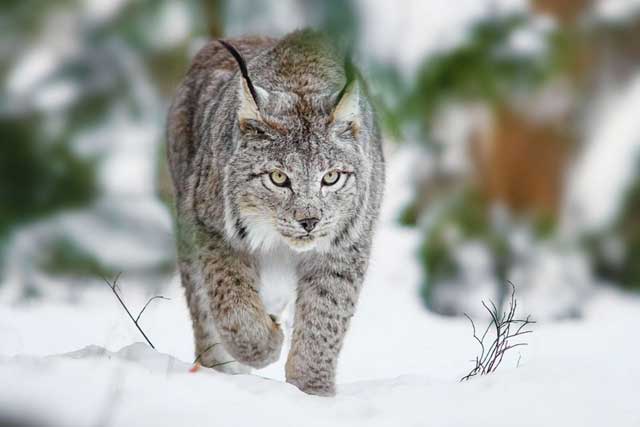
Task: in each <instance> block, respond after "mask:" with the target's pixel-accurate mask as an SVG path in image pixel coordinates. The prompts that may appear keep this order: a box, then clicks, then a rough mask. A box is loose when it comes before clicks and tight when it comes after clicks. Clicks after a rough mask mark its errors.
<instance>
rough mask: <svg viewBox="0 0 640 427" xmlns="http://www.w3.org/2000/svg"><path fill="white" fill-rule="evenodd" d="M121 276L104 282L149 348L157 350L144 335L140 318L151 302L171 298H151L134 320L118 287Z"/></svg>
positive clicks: (160, 296)
mask: <svg viewBox="0 0 640 427" xmlns="http://www.w3.org/2000/svg"><path fill="white" fill-rule="evenodd" d="M120 274H121V273H118V274H117V275H116V277H114V278H113V280H112V281H111V282H110V281H109V280H107V279H106V278H104V277H103V278H102V280H104V282H105V283H106V284H107V285H108V286H109V288H110V289H111V292H113V294H114V295H115V296H116V298H117V299H118V302H119V303H120V305H121V306H122V308H124V311H126V312H127V315H128V316H129V319H131V321H132V322H133V324H134V325H135V326H136V328H137V329H138V331H139V332H140V334H142V336H143V337H144V339H145V341H147V344H149V346H150V347H151V348H152V349H154V350H155V349H156V348H155V346H154V345H153V344H152V343H151V341H150V340H149V337H147V334H145V333H144V331H143V330H142V328H141V327H140V324H139V323H138V321H139V320H140V316H142V313H144V311H145V310H146V309H147V306H149V303H151V301H153V300H155V299H164V300H169V299H170V298H167V297H163V296H162V295H156V296H154V297H151V298H149V299H148V300H147V302H146V303H145V305H144V307H142V310H140V312H139V313H138V315H137V316H136V317H135V318H134V317H133V315H132V314H131V311H129V308H128V307H127V305H126V304H125V303H124V301H123V300H122V297H121V296H120V294H119V292H120V287H119V286H118V279H120Z"/></svg>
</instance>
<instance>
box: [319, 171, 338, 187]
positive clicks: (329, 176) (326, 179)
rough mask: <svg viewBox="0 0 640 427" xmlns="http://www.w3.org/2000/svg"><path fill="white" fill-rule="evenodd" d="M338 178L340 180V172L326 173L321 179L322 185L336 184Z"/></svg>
mask: <svg viewBox="0 0 640 427" xmlns="http://www.w3.org/2000/svg"><path fill="white" fill-rule="evenodd" d="M339 178H340V172H338V171H331V172H327V173H326V174H324V176H323V177H322V183H323V184H324V185H333V184H335V183H336V182H338V179H339Z"/></svg>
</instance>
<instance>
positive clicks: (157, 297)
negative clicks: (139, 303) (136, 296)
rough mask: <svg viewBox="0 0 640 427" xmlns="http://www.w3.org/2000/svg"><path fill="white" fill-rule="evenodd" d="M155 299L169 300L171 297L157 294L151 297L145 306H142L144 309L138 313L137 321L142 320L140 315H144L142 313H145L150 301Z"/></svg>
mask: <svg viewBox="0 0 640 427" xmlns="http://www.w3.org/2000/svg"><path fill="white" fill-rule="evenodd" d="M154 299H164V300H168V301H170V300H171V298H167V297H163V296H162V295H156V296H155V297H151V298H149V299H148V300H147V303H146V304H145V305H144V307H142V310H140V313H138V315H137V316H136V322H137V321H138V320H140V316H142V313H144V311H145V310H146V309H147V306H148V305H149V303H150V302H151V301H153V300H154Z"/></svg>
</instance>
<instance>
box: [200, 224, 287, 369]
mask: <svg viewBox="0 0 640 427" xmlns="http://www.w3.org/2000/svg"><path fill="white" fill-rule="evenodd" d="M199 259H200V267H201V269H202V277H203V281H204V286H205V288H206V291H207V293H208V296H209V304H210V305H211V313H212V316H213V321H214V323H215V327H216V329H217V331H218V333H219V334H220V338H221V341H222V344H223V345H224V348H225V350H227V351H228V352H229V354H231V356H232V357H233V358H234V359H235V360H236V361H238V362H240V363H243V364H245V365H249V366H252V367H254V368H262V367H264V366H266V365H268V364H270V363H273V362H275V361H276V360H277V359H278V357H279V356H280V349H281V347H282V342H283V338H284V336H283V333H282V330H281V329H280V326H278V325H277V324H276V323H275V322H274V321H273V320H272V319H271V317H270V316H269V315H268V314H267V312H266V311H265V308H264V306H263V304H262V300H261V299H260V296H259V294H258V290H257V284H258V277H257V274H256V271H255V267H254V266H253V265H252V262H251V260H250V259H249V258H248V256H247V255H245V254H242V253H239V252H238V251H235V250H234V249H232V248H231V247H229V246H228V244H227V243H226V242H225V241H224V240H223V239H222V238H221V237H219V236H213V237H211V238H210V240H209V242H208V244H207V247H206V248H205V250H204V251H203V252H202V253H201V255H200V256H199Z"/></svg>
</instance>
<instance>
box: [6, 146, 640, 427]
mask: <svg viewBox="0 0 640 427" xmlns="http://www.w3.org/2000/svg"><path fill="white" fill-rule="evenodd" d="M406 155H407V154H406V153H405V154H404V156H406ZM402 156H403V155H401V156H396V157H395V158H394V161H393V162H392V165H391V167H390V191H389V192H388V198H387V202H386V205H385V209H384V212H383V219H382V221H381V224H380V228H379V233H378V236H377V239H376V245H375V249H374V254H373V257H372V264H371V269H370V272H369V276H368V279H367V284H366V287H365V289H364V291H363V294H362V298H361V301H360V304H359V310H358V312H357V314H356V316H355V318H354V321H353V323H352V327H351V330H350V332H349V334H348V336H347V341H346V344H345V347H344V350H343V353H342V357H341V360H340V365H339V375H338V383H339V385H338V394H337V396H336V397H335V398H320V397H315V396H308V395H305V394H303V393H301V392H300V391H298V390H297V389H296V388H295V387H293V386H290V385H288V384H286V383H284V382H283V364H284V359H285V356H284V353H283V356H282V360H281V361H280V362H279V363H277V364H275V365H274V366H271V367H268V368H266V369H264V370H262V371H260V372H257V373H256V374H255V375H239V376H228V375H224V374H220V373H217V372H213V371H210V370H208V369H199V370H198V371H197V372H190V368H191V366H192V365H191V362H192V359H193V346H192V342H191V331H190V322H189V318H188V314H187V310H186V306H185V302H184V300H183V296H182V292H181V290H180V288H179V286H178V284H177V282H176V281H175V280H174V281H173V282H172V283H171V284H169V285H168V288H167V290H166V292H164V294H165V295H166V296H168V297H171V298H172V299H171V301H160V302H158V303H157V304H154V305H153V306H151V307H150V308H149V309H148V310H147V311H146V312H145V314H144V317H143V319H142V321H141V323H142V324H143V327H144V329H145V331H146V332H147V333H148V335H149V337H150V338H151V340H152V341H153V343H154V344H155V345H156V347H157V349H158V351H157V352H156V351H153V350H151V349H150V348H149V347H148V346H146V345H145V344H141V343H137V344H135V342H138V341H140V336H139V335H138V334H137V331H136V330H135V329H134V328H133V326H132V325H131V324H130V322H129V320H128V319H127V318H126V317H125V315H124V313H123V312H122V310H121V308H120V307H119V306H118V305H117V303H116V302H115V300H114V299H113V296H112V295H111V294H110V291H109V289H108V288H107V287H106V286H104V287H93V288H91V289H90V290H88V291H87V292H86V293H85V294H84V295H83V296H82V298H81V302H79V303H77V304H73V305H72V304H67V303H52V302H46V303H45V302H35V303H31V304H28V305H19V306H3V307H0V425H14V424H13V421H7V420H15V419H17V418H19V419H21V420H27V421H31V422H32V423H33V424H34V425H43V424H44V425H64V426H69V425H79V426H80V425H82V426H84V425H120V426H125V425H126V426H129V425H135V426H144V425H154V426H156V425H188V426H199V425H221V426H248V425H256V424H258V423H260V424H261V425H268V426H270V425H274V426H275V425H278V426H289V425H291V426H299V425H302V424H304V425H307V426H314V425H318V426H320V425H322V426H324V425H331V426H341V425H344V426H358V425H367V426H391V425H394V426H396V425H398V426H404V425H416V426H417V425H432V426H443V425H444V426H447V425H451V426H484V425H499V426H501V425H504V426H513V425H520V426H541V425H546V426H561V425H576V426H578V425H579V426H601V425H605V424H606V425H611V426H640V406H639V402H640V400H639V398H640V386H638V384H640V368H638V360H639V357H640V342H639V340H638V338H637V325H638V320H639V319H640V299H639V298H637V297H632V296H629V295H623V294H620V293H618V292H617V291H613V290H609V289H602V290H599V291H598V292H597V293H596V295H595V296H594V297H593V298H592V299H591V300H590V302H589V303H588V306H587V307H586V309H585V316H584V318H582V319H580V320H572V321H565V322H560V323H557V322H556V323H541V324H537V325H535V327H534V329H535V332H534V334H533V335H530V336H528V338H527V341H528V342H529V344H530V345H529V346H528V347H521V349H522V350H520V351H517V350H514V354H513V355H512V357H510V358H509V359H505V361H504V362H503V365H502V366H501V368H500V369H499V370H498V372H497V373H495V374H493V375H491V376H488V377H483V378H477V379H473V380H471V381H469V382H466V383H460V382H458V380H459V378H460V377H461V376H463V375H464V374H465V373H467V372H468V370H469V369H470V367H471V363H470V362H469V360H470V359H471V358H473V357H474V356H475V354H476V351H477V348H476V346H475V344H474V342H473V340H472V338H471V330H470V326H469V324H468V322H467V321H466V320H464V319H450V318H443V317H439V316H435V315H432V314H429V313H427V312H426V311H425V310H424V308H423V307H422V306H421V305H420V300H419V299H418V297H417V289H418V284H419V277H420V271H419V267H418V265H417V263H416V261H415V260H414V253H415V249H416V246H417V243H418V242H417V236H416V235H415V233H414V232H413V231H411V230H407V229H403V228H400V227H398V226H397V225H395V222H394V218H393V216H394V212H397V207H398V205H399V204H401V203H402V199H403V198H405V197H406V189H407V188H409V187H408V186H406V185H404V183H403V182H402V181H401V180H400V179H399V177H402V176H406V175H407V174H406V171H405V170H402V169H403V168H404V166H403V165H406V164H407V163H406V161H404V160H403V159H402ZM405 160H406V159H405ZM394 164H395V165H394ZM121 287H122V289H123V294H124V297H125V299H126V300H127V302H128V303H129V305H130V306H132V307H136V308H137V307H140V306H141V305H142V304H143V303H144V301H145V299H146V297H148V295H144V294H142V292H141V291H140V290H139V288H137V287H131V286H130V287H127V279H126V277H125V278H123V279H122V281H121ZM478 304H480V301H478ZM518 361H519V363H518ZM3 422H4V423H3ZM27 425H28V424H27Z"/></svg>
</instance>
